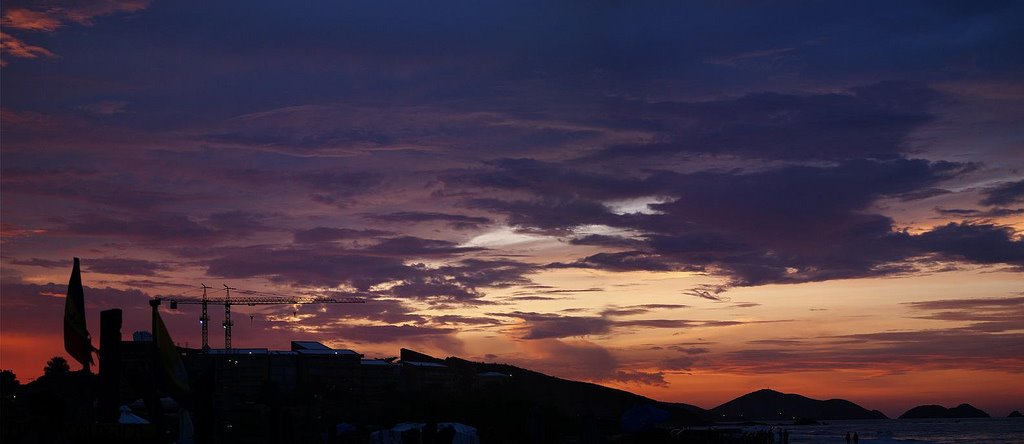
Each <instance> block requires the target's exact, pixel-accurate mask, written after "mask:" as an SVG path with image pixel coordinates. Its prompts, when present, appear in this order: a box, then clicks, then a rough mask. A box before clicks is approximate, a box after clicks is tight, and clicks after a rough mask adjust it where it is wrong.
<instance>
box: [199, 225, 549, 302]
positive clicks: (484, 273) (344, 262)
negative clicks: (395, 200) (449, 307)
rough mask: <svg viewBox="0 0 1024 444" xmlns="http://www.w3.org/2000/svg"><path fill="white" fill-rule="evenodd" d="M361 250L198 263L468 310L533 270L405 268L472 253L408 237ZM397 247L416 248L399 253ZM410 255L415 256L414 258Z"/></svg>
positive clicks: (256, 254)
mask: <svg viewBox="0 0 1024 444" xmlns="http://www.w3.org/2000/svg"><path fill="white" fill-rule="evenodd" d="M382 244H383V246H381V244H378V245H374V246H369V247H366V248H363V249H349V248H340V247H336V246H331V245H327V246H325V245H319V246H318V247H317V248H310V247H306V246H292V247H280V248H275V247H269V246H251V247H240V248H222V249H220V250H215V251H214V252H213V257H211V258H207V259H202V263H203V264H204V265H205V266H206V267H207V270H208V273H209V274H211V275H213V276H220V277H225V278H251V277H264V278H267V279H270V280H271V281H274V282H282V283H288V284H291V285H298V286H324V287H329V288H334V287H338V286H346V287H349V288H353V289H355V290H356V291H358V292H361V293H370V294H379V295H393V296H398V297H402V298H413V299H438V298H440V299H445V300H448V301H453V302H462V303H467V304H474V303H481V302H479V301H477V299H479V298H480V297H481V296H483V293H482V292H481V289H482V288H488V287H491V288H500V287H508V286H511V285H520V284H527V283H529V279H527V278H526V275H527V274H529V273H532V272H533V271H535V267H534V266H532V265H529V264H524V263H520V262H516V261H511V260H482V259H463V260H459V261H455V262H453V263H451V264H447V265H442V266H438V267H427V266H424V265H422V264H415V263H412V264H410V263H407V258H408V256H410V255H411V256H415V255H416V254H420V255H427V256H431V257H437V258H452V257H454V256H457V255H459V254H462V253H464V252H467V251H475V250H474V249H462V248H456V247H454V244H452V243H447V242H441V241H431V240H429V239H418V238H412V237H401V238H394V239H392V240H391V241H390V243H389V241H388V240H385V241H383V242H382ZM399 246H407V247H409V248H416V249H417V251H415V252H414V251H412V250H403V248H400V247H399ZM414 253H415V254H414Z"/></svg>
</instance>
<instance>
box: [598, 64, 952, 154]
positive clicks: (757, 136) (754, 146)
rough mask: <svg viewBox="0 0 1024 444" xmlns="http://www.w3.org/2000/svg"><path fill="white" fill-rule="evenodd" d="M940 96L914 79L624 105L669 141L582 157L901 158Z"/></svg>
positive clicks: (602, 151) (604, 151) (619, 148)
mask: <svg viewBox="0 0 1024 444" xmlns="http://www.w3.org/2000/svg"><path fill="white" fill-rule="evenodd" d="M938 98H939V94H938V93H937V92H935V91H933V90H930V89H928V88H926V87H923V86H921V85H917V84H911V83H896V82H887V83H878V84H874V85H868V86H863V87H856V88H852V89H851V90H849V91H847V92H845V93H842V94H836V93H832V94H811V95H796V94H779V93H758V94H749V95H746V96H743V97H741V98H738V99H726V100H716V101H709V102H692V103H685V102H675V103H673V102H660V103H650V104H649V103H643V102H633V103H629V102H622V103H619V104H617V106H619V107H623V108H625V109H633V110H634V112H636V113H638V114H642V115H645V116H647V117H648V118H649V119H653V120H654V121H655V122H658V123H660V124H661V125H663V126H665V127H666V128H671V130H668V131H666V133H667V134H669V136H667V137H668V139H669V140H667V141H662V142H658V143H652V144H629V145H618V146H612V147H608V148H604V149H601V150H598V151H596V152H594V153H592V154H590V155H588V156H586V157H585V158H584V159H585V160H588V161H601V162H607V161H612V160H616V159H627V158H628V159H635V158H638V157H659V158H664V157H667V156H672V155H678V154H714V155H723V154H730V155H739V156H743V157H747V158H758V159H784V160H809V159H811V160H832V161H841V160H849V159H863V158H870V159H896V158H899V157H901V155H902V153H903V152H904V150H905V148H906V145H904V144H903V138H904V137H905V136H906V135H907V134H908V133H909V132H910V131H911V130H913V129H914V128H917V127H919V126H921V125H923V124H925V123H927V122H928V121H930V120H931V116H930V115H929V114H928V113H927V112H926V109H927V107H928V105H929V104H931V103H933V102H934V101H936V100H937V99H938Z"/></svg>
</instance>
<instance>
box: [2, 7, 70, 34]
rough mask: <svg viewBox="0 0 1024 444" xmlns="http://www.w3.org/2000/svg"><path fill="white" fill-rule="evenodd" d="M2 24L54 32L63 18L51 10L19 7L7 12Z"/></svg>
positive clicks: (29, 29) (28, 29)
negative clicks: (56, 15)
mask: <svg viewBox="0 0 1024 444" xmlns="http://www.w3.org/2000/svg"><path fill="white" fill-rule="evenodd" d="M0 24H2V25H3V26H6V27H8V28H14V29H24V30H27V31H45V32H52V31H56V30H57V28H59V27H60V25H61V20H60V19H59V18H57V17H55V16H54V15H53V14H51V13H49V12H42V11H33V10H31V9H22V8H17V9H11V10H9V11H7V12H5V13H4V16H3V18H0Z"/></svg>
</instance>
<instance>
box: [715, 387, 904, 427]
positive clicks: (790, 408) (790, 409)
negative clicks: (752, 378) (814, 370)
mask: <svg viewBox="0 0 1024 444" xmlns="http://www.w3.org/2000/svg"><path fill="white" fill-rule="evenodd" d="M710 412H711V413H713V414H715V417H716V418H719V419H723V418H725V419H743V420H754V419H775V420H778V419H783V420H788V419H799V418H807V419H887V417H886V416H885V414H883V413H882V412H879V411H878V410H868V409H865V408H864V407H861V406H859V405H857V404H854V403H852V402H850V401H847V400H845V399H829V400H826V401H821V400H817V399H811V398H808V397H806V396H802V395H797V394H792V393H780V392H777V391H775V390H769V389H762V390H758V391H756V392H752V393H747V394H746V395H743V396H740V397H739V398H736V399H733V400H732V401H729V402H727V403H725V404H722V405H720V406H718V407H715V408H713V409H711V410H710Z"/></svg>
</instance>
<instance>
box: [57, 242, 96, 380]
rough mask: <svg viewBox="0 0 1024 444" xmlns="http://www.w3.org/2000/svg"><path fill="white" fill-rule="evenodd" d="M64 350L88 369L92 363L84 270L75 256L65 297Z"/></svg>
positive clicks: (92, 348)
mask: <svg viewBox="0 0 1024 444" xmlns="http://www.w3.org/2000/svg"><path fill="white" fill-rule="evenodd" d="M64 350H67V352H68V354H69V355H71V357H73V358H75V360H77V361H78V362H80V363H82V367H83V368H85V369H86V370H88V369H89V366H90V365H92V363H93V361H92V352H93V350H95V348H94V347H93V346H92V338H91V337H90V336H89V330H88V329H86V328H85V291H84V290H83V289H82V272H81V271H79V268H78V258H77V257H76V258H75V265H74V268H72V269H71V280H69V281H68V295H67V297H66V298H64Z"/></svg>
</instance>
